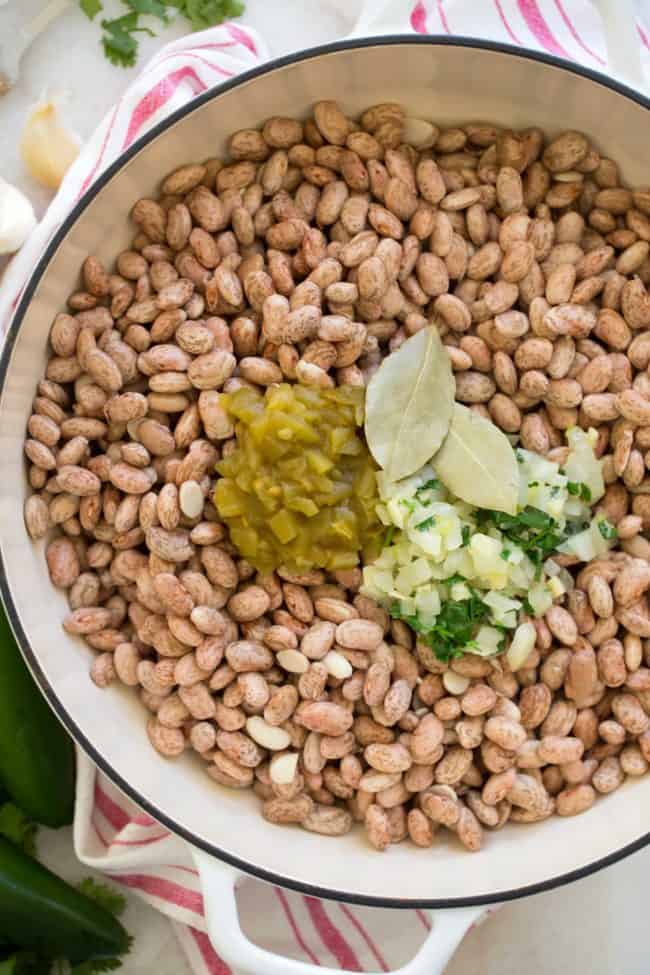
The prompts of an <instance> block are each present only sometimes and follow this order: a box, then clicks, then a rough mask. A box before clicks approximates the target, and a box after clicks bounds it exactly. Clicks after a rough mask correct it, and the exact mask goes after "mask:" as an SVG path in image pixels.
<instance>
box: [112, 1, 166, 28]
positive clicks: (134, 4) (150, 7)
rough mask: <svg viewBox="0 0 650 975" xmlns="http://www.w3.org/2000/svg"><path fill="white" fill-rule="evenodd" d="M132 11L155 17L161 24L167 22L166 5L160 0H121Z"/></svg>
mask: <svg viewBox="0 0 650 975" xmlns="http://www.w3.org/2000/svg"><path fill="white" fill-rule="evenodd" d="M122 2H123V3H125V4H126V6H127V7H129V8H130V9H131V10H132V11H133V12H134V13H136V14H143V15H145V16H149V17H157V18H158V20H160V21H162V23H163V24H168V23H169V17H168V15H167V7H166V5H165V4H164V3H161V2H160V0H122Z"/></svg>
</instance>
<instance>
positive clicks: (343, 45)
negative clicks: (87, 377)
mask: <svg viewBox="0 0 650 975" xmlns="http://www.w3.org/2000/svg"><path fill="white" fill-rule="evenodd" d="M395 44H399V45H408V44H413V45H428V46H431V47H459V48H468V49H472V48H474V49H478V50H483V51H495V52H497V53H499V54H507V55H510V56H512V57H517V58H522V59H524V60H528V61H537V62H541V63H543V64H548V65H550V66H552V67H555V68H561V69H562V70H564V71H568V72H571V73H573V74H576V75H579V76H581V77H583V78H586V79H588V80H589V81H591V82H593V83H594V84H596V85H599V86H602V87H604V88H608V89H609V90H610V91H614V92H616V93H617V94H619V95H622V96H623V97H625V98H627V99H629V100H631V101H633V102H636V103H637V104H638V105H640V106H641V107H642V108H645V109H648V110H650V99H648V98H646V97H645V96H644V95H642V94H641V93H640V92H638V91H635V90H634V89H633V88H630V87H628V86H627V85H625V84H622V83H621V82H619V81H616V80H615V79H613V78H610V77H608V76H607V75H604V74H601V73H600V72H598V71H594V70H592V69H591V68H587V67H583V66H582V65H578V64H572V63H570V62H568V61H565V60H564V59H562V58H558V57H555V56H554V55H551V54H545V53H542V52H538V51H532V50H529V49H527V48H518V47H515V46H513V45H511V44H502V43H500V42H497V41H486V40H481V39H478V38H473V37H464V36H458V37H456V36H440V35H435V34H426V35H425V34H423V35H420V34H418V35H415V36H412V35H403V34H390V35H385V36H381V37H363V38H355V39H353V40H345V41H336V42H333V43H329V44H323V45H320V46H318V47H312V48H307V49H305V50H302V51H298V52H296V53H295V54H289V55H285V56H284V57H280V58H275V59H272V60H270V61H266V62H264V63H263V64H262V65H260V66H258V67H255V68H252V69H250V70H248V71H245V72H243V73H242V74H239V75H237V77H236V78H233V79H232V80H230V81H226V82H223V83H222V84H220V85H218V86H215V87H214V88H210V89H209V90H208V91H206V92H204V93H203V94H201V95H198V96H197V97H196V98H194V99H192V101H191V102H189V103H188V104H187V105H185V106H183V107H182V108H179V109H177V110H176V111H175V112H173V113H172V114H171V115H169V116H168V117H167V118H166V119H164V120H163V121H161V122H159V123H158V124H157V125H155V126H153V128H152V129H150V130H149V131H148V132H147V133H146V134H145V135H143V136H141V137H140V138H138V139H136V140H135V141H134V142H133V143H132V145H131V146H130V147H129V148H128V149H127V150H126V151H125V152H124V153H122V154H121V155H120V156H119V157H118V159H116V160H115V162H113V163H111V165H110V166H108V167H107V168H106V169H105V170H104V171H103V172H102V174H101V175H100V176H98V177H97V179H96V180H95V181H94V182H93V183H92V185H91V186H90V187H89V188H88V190H87V191H86V192H85V193H84V195H83V196H82V197H81V198H80V199H79V200H78V202H77V203H76V204H75V206H74V207H73V209H72V210H71V212H70V213H69V215H68V216H67V217H66V219H65V220H64V221H63V223H62V224H61V226H60V227H59V229H58V230H57V231H56V233H55V234H54V235H53V237H52V239H51V240H50V241H49V242H48V244H47V246H46V248H45V250H44V253H43V255H42V257H41V258H40V260H39V262H38V264H37V265H36V268H35V270H34V271H33V273H32V275H31V277H30V279H29V281H28V282H27V285H26V286H25V289H24V291H23V293H22V295H21V297H20V301H19V303H18V305H17V308H16V311H15V314H14V316H13V319H12V322H11V326H10V328H9V331H8V333H7V338H6V341H5V345H4V349H3V352H2V356H1V358H0V397H1V396H2V393H3V391H4V387H5V383H6V379H7V374H8V370H9V363H10V359H11V355H12V351H13V346H14V344H15V342H16V338H17V336H18V332H19V330H20V326H21V324H22V321H23V319H24V317H25V314H26V311H27V308H28V306H29V303H30V301H31V299H32V297H33V295H34V293H35V291H36V288H37V286H38V284H39V282H40V281H41V278H42V277H43V276H44V274H45V272H46V270H47V267H48V265H49V263H50V260H51V259H52V257H53V256H54V254H55V253H56V251H57V249H58V247H59V245H60V244H61V243H62V241H63V240H64V238H65V237H66V235H67V234H68V232H69V231H70V229H71V228H72V226H73V225H74V224H75V223H76V221H77V220H78V218H79V217H80V216H81V214H82V213H83V212H84V210H85V209H86V207H87V206H88V205H89V204H90V202H91V201H92V200H93V199H94V198H95V196H96V195H97V194H98V193H99V192H100V190H102V189H103V188H104V187H105V186H106V184H107V183H108V182H109V181H110V180H111V178H112V177H113V176H114V175H115V174H116V173H117V172H118V171H119V170H120V169H122V168H123V167H124V165H125V164H126V163H127V162H128V161H129V160H130V159H131V158H132V157H133V156H135V155H136V154H137V153H138V152H139V151H140V150H141V149H143V148H144V147H145V146H146V145H148V144H149V143H150V142H153V141H154V140H155V139H157V138H158V136H159V135H161V134H162V133H163V132H165V131H166V130H167V129H168V128H170V127H171V126H172V125H174V124H175V123H176V122H177V121H179V120H180V119H182V118H184V117H185V116H186V115H189V114H191V113H192V112H193V111H194V110H195V109H197V108H199V107H200V106H202V105H203V104H205V103H206V102H208V101H211V100H212V99H214V98H218V97H219V96H220V95H221V94H222V93H224V92H226V91H230V90H231V89H233V88H236V87H237V86H239V85H241V84H244V83H245V82H248V81H251V80H254V79H256V78H260V77H262V76H263V75H265V74H268V73H270V72H272V71H275V70H276V69H278V68H282V67H286V66H287V65H290V64H295V63H298V62H300V61H309V60H311V59H312V58H318V57H321V56H323V55H327V54H334V53H337V52H339V51H347V50H355V49H357V48H367V47H383V46H390V45H395ZM0 597H1V598H2V602H3V603H4V606H5V610H6V613H7V618H8V620H9V623H10V625H11V628H12V630H13V632H14V635H15V637H16V640H17V642H18V645H19V646H20V649H21V652H22V654H23V656H24V658H25V660H26V662H27V664H28V666H29V668H30V670H31V672H32V674H33V675H34V677H35V679H36V681H37V683H38V685H39V688H40V690H41V692H42V693H43V694H44V696H45V697H46V699H47V700H48V702H49V704H50V707H51V708H52V709H53V710H54V712H55V713H56V715H57V716H58V718H59V720H60V721H61V723H62V724H63V725H64V726H65V727H66V729H67V730H68V731H69V732H70V734H71V736H72V737H73V738H74V739H75V741H76V742H77V743H78V744H79V746H80V747H81V748H82V750H83V751H84V752H85V753H86V755H88V756H89V758H91V759H92V761H93V762H94V763H95V765H97V767H98V768H99V769H101V771H102V772H104V773H105V774H106V775H107V777H108V778H109V779H110V780H111V781H112V782H113V783H114V784H115V785H116V786H117V787H118V788H119V789H120V790H121V791H122V792H124V794H125V795H126V796H128V797H129V798H130V799H132V800H133V801H134V802H135V803H137V804H138V805H139V806H140V807H141V808H142V809H144V810H145V811H146V812H147V813H149V814H150V815H151V816H153V818H154V819H156V820H158V822H160V823H161V824H162V825H163V826H165V827H166V828H167V829H169V830H170V832H172V833H174V834H176V835H177V836H180V837H182V838H183V839H184V840H186V841H187V842H188V843H190V844H191V845H192V846H195V847H197V848H199V849H201V850H203V851H204V852H206V853H208V854H210V855H211V856H214V857H216V858H217V859H219V860H221V861H223V862H224V863H227V864H229V865H230V866H232V867H235V868H237V869H238V870H241V871H242V872H243V873H244V874H248V875H249V876H252V877H256V878H258V879H260V880H265V881H267V882H269V883H273V884H277V885H278V886H280V887H285V888H288V889H291V890H295V891H298V892H300V893H303V894H307V895H310V896H313V897H319V898H324V899H326V900H334V901H342V902H344V903H348V904H359V905H365V906H368V907H389V908H402V909H415V908H427V909H441V908H455V907H478V906H483V905H489V904H496V903H502V902H505V901H511V900H516V899H518V898H520V897H528V896H530V895H532V894H538V893H542V892H544V891H549V890H553V889H555V888H557V887H562V886H564V885H565V884H569V883H572V882H573V881H575V880H580V879H581V878H583V877H588V876H589V875H590V874H592V873H596V871H598V870H602V869H603V868H604V867H608V866H610V865H611V864H613V863H617V862H618V861H619V860H622V859H624V858H625V857H627V856H629V855H630V854H632V853H635V852H637V851H638V850H641V849H642V848H643V847H645V846H647V845H648V844H649V843H650V832H648V833H646V834H645V835H643V836H641V837H639V839H637V840H635V841H634V842H633V843H629V844H627V845H626V846H623V847H621V848H620V849H618V850H615V851H614V852H613V853H610V854H608V855H607V856H605V857H601V858H599V859H596V860H594V861H593V862H591V863H589V864H587V865H586V866H584V867H581V868H579V869H577V870H571V871H568V872H567V873H561V874H558V875H556V876H555V877H552V878H550V879H548V880H544V881H540V882H539V883H535V884H528V885H525V886H523V887H518V888H513V889H511V890H503V891H501V890H499V891H495V892H493V893H489V894H481V895H479V896H467V897H454V898H435V897H432V898H414V899H409V898H395V897H390V896H385V897H384V896H381V897H375V896H369V895H361V894H354V893H349V892H348V891H341V890H335V889H331V888H327V887H321V886H319V885H318V884H317V883H313V884H311V883H304V882H302V881H298V880H294V879H293V878H290V877H284V876H282V875H281V874H276V873H274V872H272V871H268V870H265V869H263V868H261V867H258V866H257V865H256V864H252V863H248V862H246V861H245V860H241V859H240V858H239V857H236V856H233V855H232V854H230V853H228V852H227V851H225V850H222V849H221V848H220V847H218V846H216V845H214V844H212V843H209V842H207V841H206V840H204V839H203V838H201V837H199V836H197V835H195V834H194V833H192V831H191V830H188V829H186V828H185V827H184V826H182V825H181V824H179V823H177V822H176V821H175V820H174V817H173V815H171V814H170V813H168V812H165V811H164V810H162V809H159V808H158V806H156V804H155V803H151V802H149V801H148V800H147V799H146V798H145V797H144V796H142V795H140V793H139V792H138V790H137V788H136V787H135V786H133V785H132V784H131V783H130V782H128V781H127V780H126V779H124V778H123V777H122V776H121V775H120V773H119V772H117V771H116V769H114V768H113V767H112V766H111V765H110V764H109V763H108V762H107V761H106V760H105V759H104V757H103V756H102V755H101V754H100V753H99V752H98V751H97V750H96V749H95V748H94V746H93V745H92V744H91V743H90V741H89V740H88V739H87V738H86V736H85V735H84V733H83V732H82V731H81V729H80V728H79V726H78V724H77V723H76V721H75V720H74V718H73V717H72V715H71V714H70V713H69V712H68V711H67V709H66V708H65V707H64V706H63V705H62V703H61V701H60V700H59V698H58V697H57V695H56V693H55V691H54V689H53V687H52V685H51V684H50V682H49V680H48V679H47V677H46V675H45V673H44V671H43V670H42V668H41V666H40V664H39V661H38V657H37V655H36V653H35V652H34V651H33V650H32V648H31V646H30V643H29V640H28V638H27V634H26V633H25V630H24V629H23V626H22V624H21V622H20V618H19V615H18V613H17V611H16V607H15V605H14V602H13V597H12V595H11V591H10V589H9V585H8V582H7V574H6V566H5V554H4V552H3V551H2V550H1V549H0Z"/></svg>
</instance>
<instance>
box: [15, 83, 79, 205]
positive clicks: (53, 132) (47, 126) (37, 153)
mask: <svg viewBox="0 0 650 975" xmlns="http://www.w3.org/2000/svg"><path fill="white" fill-rule="evenodd" d="M80 144H81V143H80V140H79V139H78V137H77V136H76V135H74V133H72V132H71V131H70V130H69V129H68V128H67V126H66V125H65V124H64V122H63V121H62V119H61V113H60V111H59V109H58V107H57V105H56V103H55V102H54V101H52V100H51V99H47V100H45V101H42V102H38V104H36V105H35V106H34V107H33V108H32V110H31V112H30V113H29V115H28V116H27V121H26V123H25V128H24V129H23V135H22V139H21V143H20V152H21V155H22V157H23V162H24V163H25V166H26V167H27V169H28V170H29V173H30V175H31V176H33V177H34V179H35V180H36V181H37V182H39V183H42V185H43V186H47V187H49V188H50V189H53V190H56V189H58V188H59V186H60V185H61V181H62V180H63V177H64V176H65V174H66V172H67V171H68V169H69V168H70V166H71V165H72V163H73V162H74V161H75V159H76V158H77V156H78V155H79V147H80Z"/></svg>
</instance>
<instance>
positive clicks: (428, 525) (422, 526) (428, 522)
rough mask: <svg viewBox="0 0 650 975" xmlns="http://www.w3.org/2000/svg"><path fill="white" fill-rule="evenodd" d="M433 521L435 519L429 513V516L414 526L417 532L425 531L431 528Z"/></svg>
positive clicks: (434, 521)
mask: <svg viewBox="0 0 650 975" xmlns="http://www.w3.org/2000/svg"><path fill="white" fill-rule="evenodd" d="M435 523H436V519H435V518H434V517H433V515H431V517H430V518H425V519H424V521H421V522H420V524H419V525H416V526H415V527H416V528H417V530H418V531H419V532H425V531H427V529H428V528H433V526H434V525H435Z"/></svg>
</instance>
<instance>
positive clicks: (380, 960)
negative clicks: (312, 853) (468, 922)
mask: <svg viewBox="0 0 650 975" xmlns="http://www.w3.org/2000/svg"><path fill="white" fill-rule="evenodd" d="M78 769H79V773H78V786H77V804H76V814H75V824H74V842H75V852H76V854H77V856H78V858H79V859H80V860H81V861H82V862H83V863H85V864H86V865H87V866H89V867H92V868H94V869H96V870H101V871H103V872H104V873H107V874H109V875H110V876H111V878H112V879H113V881H115V882H116V883H118V884H121V885H122V886H124V887H126V888H127V889H128V890H130V891H134V892H136V893H137V894H138V895H139V896H140V897H142V898H143V899H144V900H145V901H147V903H149V904H150V905H151V906H153V907H155V908H157V909H158V910H160V911H163V912H164V913H165V914H167V915H168V916H169V917H170V918H172V919H173V921H174V922H176V923H175V925H174V928H175V932H176V934H177V936H178V938H179V941H180V943H181V945H182V947H183V949H184V950H185V953H186V955H187V958H188V961H189V963H190V965H191V966H192V969H193V970H194V971H195V972H197V973H201V975H208V973H209V975H227V973H228V972H229V971H230V969H229V968H228V966H227V965H226V964H225V962H223V961H222V960H221V959H220V958H219V956H218V955H217V954H216V952H215V951H214V949H213V948H212V947H211V945H210V941H209V939H208V937H207V935H206V928H205V921H204V918H203V897H202V895H201V887H200V883H199V877H198V874H197V872H196V870H195V869H194V866H193V864H192V861H191V858H190V855H189V852H188V847H187V844H186V843H184V842H183V841H182V840H180V839H178V838H177V837H175V836H174V835H173V834H172V833H169V832H168V831H167V830H166V829H165V828H164V827H162V826H161V825H160V824H159V823H157V822H156V821H155V820H154V819H152V818H151V817H150V816H148V815H147V814H146V813H143V812H142V811H141V810H140V809H139V808H138V807H137V806H136V805H135V804H134V803H133V802H131V801H130V800H129V799H127V798H126V797H125V796H124V795H123V794H122V793H121V792H120V791H119V790H118V789H117V788H116V787H115V786H114V785H113V784H112V783H111V782H110V781H109V780H108V779H107V778H106V776H105V775H103V774H102V773H100V772H98V771H97V770H96V769H95V767H94V766H93V765H92V763H91V762H90V761H89V759H88V758H86V756H85V755H84V754H83V753H82V752H81V751H79V752H78ZM238 903H239V908H240V912H241V921H242V927H243V929H244V931H245V932H246V933H247V934H248V935H249V937H251V936H252V937H253V938H254V940H255V941H257V942H258V943H260V944H262V945H263V946H264V947H265V948H268V949H269V950H272V951H275V952H276V953H277V954H280V955H284V956H286V957H291V958H297V959H299V960H301V961H307V962H311V963H312V964H314V965H323V966H327V967H331V968H337V969H345V970H349V971H352V972H364V971H373V972H375V971H383V972H388V971H391V970H393V969H395V968H399V967H400V966H401V965H403V964H405V963H406V962H407V961H408V960H409V959H410V958H411V957H412V956H413V955H414V954H415V952H416V950H417V948H418V947H419V945H420V943H421V942H422V941H423V939H424V937H425V936H426V934H427V932H428V930H429V929H430V926H431V924H430V921H429V918H428V916H427V913H426V912H424V911H397V910H394V911H391V910H376V909H372V908H365V909H364V908H359V907H348V906H347V905H346V904H338V903H337V904H335V903H332V902H326V901H320V900H317V899H316V898H314V897H306V896H303V895H302V894H297V893H294V892H293V891H288V890H283V889H282V888H280V887H273V886H271V885H269V884H265V883H259V882H258V881H255V880H246V881H244V882H243V884H242V886H241V889H240V891H239V893H238ZM260 975H262V973H260Z"/></svg>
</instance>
